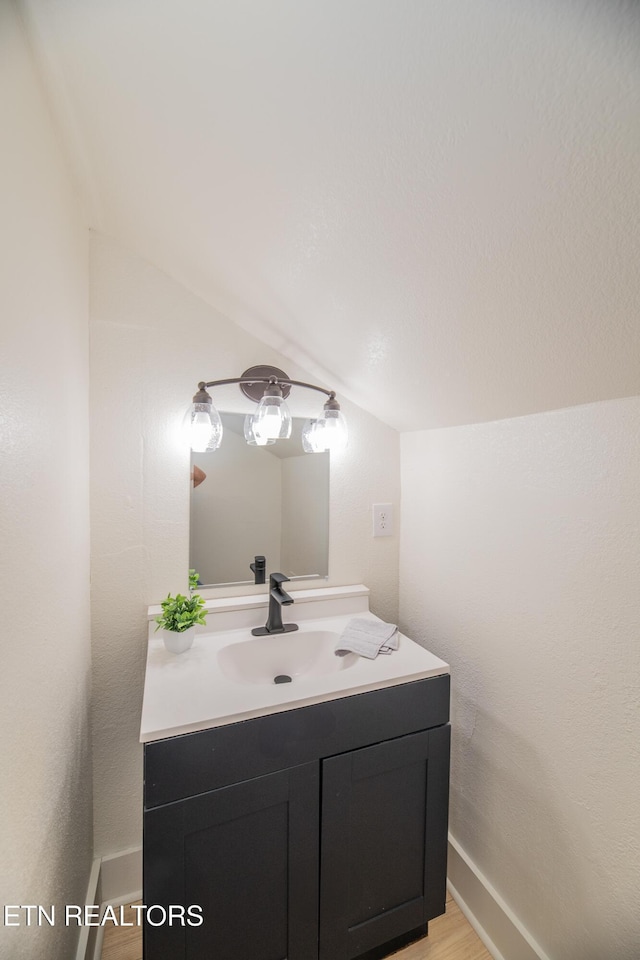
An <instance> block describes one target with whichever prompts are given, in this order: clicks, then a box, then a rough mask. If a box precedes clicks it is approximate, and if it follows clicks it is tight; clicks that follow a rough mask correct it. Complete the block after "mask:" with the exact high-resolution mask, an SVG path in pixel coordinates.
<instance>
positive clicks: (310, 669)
mask: <svg viewBox="0 0 640 960" xmlns="http://www.w3.org/2000/svg"><path fill="white" fill-rule="evenodd" d="M338 639H339V634H338V633H332V632H331V631H329V630H306V631H302V630H301V631H296V632H294V633H280V634H274V635H273V636H270V637H269V636H267V637H254V638H253V639H252V640H243V641H241V642H240V643H230V644H228V645H227V646H224V647H222V648H221V649H220V650H219V651H218V664H219V666H220V669H221V670H222V672H223V673H224V674H225V675H226V676H227V677H228V678H229V679H230V680H234V681H235V682H236V683H258V684H274V683H275V682H276V677H278V681H277V682H278V683H288V682H294V683H295V681H296V680H297V679H300V678H302V677H310V678H311V677H324V676H326V675H327V674H332V673H338V672H340V671H342V670H348V669H349V667H352V666H354V665H355V664H356V663H357V661H358V657H357V656H356V655H355V654H353V653H348V654H347V655H346V656H344V657H337V656H336V655H335V653H334V650H335V648H336V644H337V642H338Z"/></svg>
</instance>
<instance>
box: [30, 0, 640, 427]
mask: <svg viewBox="0 0 640 960" xmlns="http://www.w3.org/2000/svg"><path fill="white" fill-rule="evenodd" d="M22 7H23V11H24V13H25V20H26V24H27V28H28V32H29V34H30V36H31V38H32V41H33V44H34V50H35V52H36V57H37V59H38V61H39V63H40V66H41V69H42V71H43V77H44V81H45V85H46V88H47V90H48V93H49V95H50V97H51V103H52V109H53V110H54V113H55V115H56V119H57V123H58V125H59V128H60V131H61V134H62V137H63V139H64V142H65V144H66V146H67V149H68V152H69V154H70V159H71V162H72V165H73V167H74V169H75V171H76V175H77V177H78V180H79V183H80V185H81V189H82V192H83V194H84V199H85V203H86V208H87V216H88V221H89V224H90V226H91V227H93V228H94V229H96V230H98V231H102V232H104V233H106V234H109V235H111V236H113V237H115V238H117V239H118V240H119V241H121V242H122V243H124V244H125V245H127V246H129V247H130V248H132V249H133V250H135V251H137V252H138V253H140V254H142V255H143V256H144V257H146V258H147V259H148V260H150V261H151V262H153V263H154V264H156V265H157V266H159V267H160V268H162V269H163V270H165V271H166V272H167V273H168V274H170V275H171V276H173V277H175V278H176V279H178V280H180V281H181V282H182V283H184V284H185V285H186V286H187V287H189V288H190V289H191V290H193V291H195V292H196V293H198V294H199V295H201V296H202V297H203V298H204V299H205V300H207V301H209V302H210V303H211V304H213V305H214V306H217V307H219V308H221V309H222V310H223V311H224V312H225V313H226V314H227V315H228V316H229V317H230V318H231V319H232V320H233V321H235V322H236V323H238V324H240V325H241V326H243V327H245V328H246V329H248V330H250V331H251V332H252V333H255V334H257V335H258V336H259V337H261V338H262V339H263V340H267V341H268V342H269V343H271V344H272V345H273V346H274V347H276V348H277V349H279V350H280V351H281V352H282V353H283V354H285V355H288V356H290V357H291V358H292V359H293V360H295V361H297V362H299V363H301V364H302V365H303V366H305V367H306V368H307V369H309V370H310V371H311V372H313V373H314V374H315V375H317V376H318V377H320V378H323V379H324V380H325V381H326V382H328V383H329V384H330V385H331V386H333V387H335V388H336V389H337V390H338V391H339V392H341V393H343V394H345V395H347V396H348V397H350V398H351V399H353V400H355V401H357V402H358V403H360V404H361V405H362V406H364V407H365V408H366V409H368V410H370V411H371V412H372V413H374V414H376V415H377V416H378V417H380V419H382V420H384V421H386V422H387V423H389V424H391V425H392V426H394V427H396V428H397V429H401V430H413V429H419V428H422V427H441V426H450V425H454V424H461V423H471V422H477V421H482V420H490V419H497V418H503V417H512V416H518V415H521V414H527V413H532V412H536V411H541V410H547V409H553V408H558V407H563V406H568V405H573V404H579V403H585V402H590V401H594V400H601V399H607V398H612V397H621V396H629V395H632V394H638V393H640V365H639V363H638V356H639V354H640V318H639V315H638V307H639V303H640V242H639V235H640V227H639V224H640V162H639V160H640V6H639V5H638V4H637V3H635V2H623V0H607V3H601V2H596V0H23V3H22ZM179 321H180V318H176V322H178V323H179ZM225 373H227V374H228V373H229V372H228V371H219V374H220V375H224V374H225ZM233 373H234V371H231V374H233Z"/></svg>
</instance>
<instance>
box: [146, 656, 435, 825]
mask: <svg viewBox="0 0 640 960" xmlns="http://www.w3.org/2000/svg"><path fill="white" fill-rule="evenodd" d="M449 684H450V678H449V675H448V674H443V675H442V676H439V677H429V678H427V679H425V680H415V681H413V682H410V683H403V684H398V685H396V686H392V687H385V688H383V689H382V690H373V691H371V692H369V693H360V694H354V695H353V696H350V697H343V698H341V699H338V700H330V701H327V702H325V703H317V704H312V705H310V706H307V707H299V708H297V709H295V710H287V711H284V712H282V713H275V714H271V715H269V716H266V717H258V718H256V719H255V720H245V721H243V722H241V723H232V724H228V725H226V726H221V727H214V728H213V729H211V730H202V731H199V732H197V733H188V734H183V735H181V736H179V737H171V738H168V739H166V740H158V741H155V742H153V743H147V744H145V750H144V757H145V809H150V808H152V807H156V806H159V805H161V804H164V803H170V802H173V801H175V800H181V799H183V798H185V797H191V796H195V795H197V794H199V793H205V792H207V791H209V790H215V789H217V788H218V787H222V786H226V785H228V784H232V783H238V782H240V781H242V780H248V779H250V778H253V777H259V776H264V775H265V774H268V773H274V772H276V771H278V770H284V769H287V768H288V767H293V766H298V765H299V764H303V763H309V762H311V761H314V760H319V759H322V758H324V757H330V756H332V755H334V754H338V753H344V752H346V751H347V750H355V749H357V748H359V747H365V746H368V745H370V744H375V743H379V742H380V741H382V740H389V739H392V738H394V737H401V736H404V735H406V734H410V733H416V732H417V731H419V730H427V729H429V728H431V727H437V726H441V725H442V724H445V723H448V721H449Z"/></svg>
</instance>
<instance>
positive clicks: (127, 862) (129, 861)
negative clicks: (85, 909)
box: [76, 847, 142, 960]
mask: <svg viewBox="0 0 640 960" xmlns="http://www.w3.org/2000/svg"><path fill="white" fill-rule="evenodd" d="M141 897H142V849H141V848H140V847H135V848H134V849H133V850H125V851H123V852H122V853H117V854H115V855H114V856H111V857H103V858H102V860H100V859H97V860H94V861H93V867H92V868H91V875H90V877H89V884H88V886H87V897H86V900H85V903H96V904H97V903H99V904H100V906H101V907H105V906H106V905H107V904H110V905H111V906H112V907H118V906H120V904H124V903H133V902H134V901H136V900H140V898H141ZM103 938H104V927H81V928H80V939H79V941H78V949H77V951H76V960H100V956H101V954H102V941H103Z"/></svg>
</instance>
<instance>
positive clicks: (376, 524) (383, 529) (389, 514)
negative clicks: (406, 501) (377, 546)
mask: <svg viewBox="0 0 640 960" xmlns="http://www.w3.org/2000/svg"><path fill="white" fill-rule="evenodd" d="M373 536H374V537H392V536H393V504H392V503H374V504H373Z"/></svg>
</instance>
